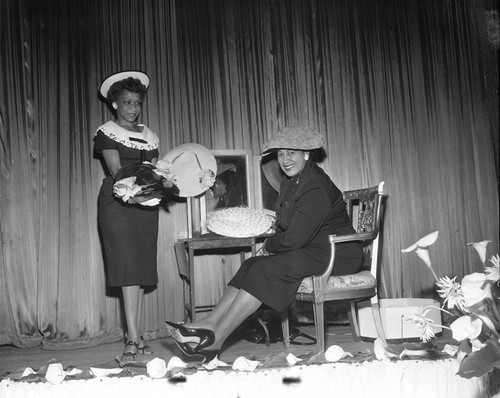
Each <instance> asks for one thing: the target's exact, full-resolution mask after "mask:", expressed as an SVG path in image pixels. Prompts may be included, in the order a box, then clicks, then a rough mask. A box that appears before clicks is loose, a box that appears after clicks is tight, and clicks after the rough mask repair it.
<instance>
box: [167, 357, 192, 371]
mask: <svg viewBox="0 0 500 398" xmlns="http://www.w3.org/2000/svg"><path fill="white" fill-rule="evenodd" d="M185 367H187V363H186V362H184V361H183V360H182V359H180V358H179V357H176V356H173V357H172V358H170V360H169V361H168V364H167V371H171V370H172V369H179V368H180V369H183V368H185Z"/></svg>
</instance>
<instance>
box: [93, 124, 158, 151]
mask: <svg viewBox="0 0 500 398" xmlns="http://www.w3.org/2000/svg"><path fill="white" fill-rule="evenodd" d="M139 126H141V127H142V132H133V131H129V130H127V129H125V128H123V127H121V126H120V125H118V124H117V123H116V122H114V121H112V120H110V121H109V122H106V123H104V124H103V125H102V126H99V127H98V128H97V130H96V134H97V131H99V130H100V131H102V132H103V133H104V135H105V136H106V137H108V138H111V139H112V140H113V141H116V142H119V143H120V144H123V145H125V146H126V147H128V148H134V149H141V150H142V149H145V150H148V151H151V150H153V149H157V148H158V146H159V144H160V140H159V138H158V136H157V135H156V134H155V133H154V132H153V131H151V130H150V129H149V128H148V127H147V126H146V125H145V124H139Z"/></svg>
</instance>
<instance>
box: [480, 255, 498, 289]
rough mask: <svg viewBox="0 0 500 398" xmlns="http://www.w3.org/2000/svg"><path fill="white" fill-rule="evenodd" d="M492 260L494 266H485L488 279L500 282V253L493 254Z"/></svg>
mask: <svg viewBox="0 0 500 398" xmlns="http://www.w3.org/2000/svg"><path fill="white" fill-rule="evenodd" d="M490 262H491V263H492V264H493V266H486V267H485V268H484V273H485V274H486V279H488V280H490V281H492V282H493V283H497V284H500V270H499V269H500V257H499V256H498V254H497V255H496V256H491V258H490Z"/></svg>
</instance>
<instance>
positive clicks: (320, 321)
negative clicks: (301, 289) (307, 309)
mask: <svg viewBox="0 0 500 398" xmlns="http://www.w3.org/2000/svg"><path fill="white" fill-rule="evenodd" d="M313 310H314V323H315V326H316V339H317V341H318V351H319V352H325V312H324V306H323V301H315V302H314V303H313Z"/></svg>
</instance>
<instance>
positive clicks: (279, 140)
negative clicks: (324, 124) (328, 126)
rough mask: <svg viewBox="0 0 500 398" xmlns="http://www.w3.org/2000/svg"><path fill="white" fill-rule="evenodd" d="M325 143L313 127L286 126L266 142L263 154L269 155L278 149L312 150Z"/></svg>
mask: <svg viewBox="0 0 500 398" xmlns="http://www.w3.org/2000/svg"><path fill="white" fill-rule="evenodd" d="M324 144H325V139H324V138H323V137H322V136H321V135H320V134H319V133H318V131H316V130H315V129H313V128H310V127H305V126H292V127H285V128H283V129H281V130H279V131H278V132H277V133H275V134H274V135H273V136H272V137H271V139H270V140H269V141H267V142H266V143H265V144H264V147H263V150H262V155H267V154H269V153H271V152H273V151H276V150H278V149H298V150H302V151H310V150H313V149H318V148H321V147H322V146H323V145H324Z"/></svg>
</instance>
